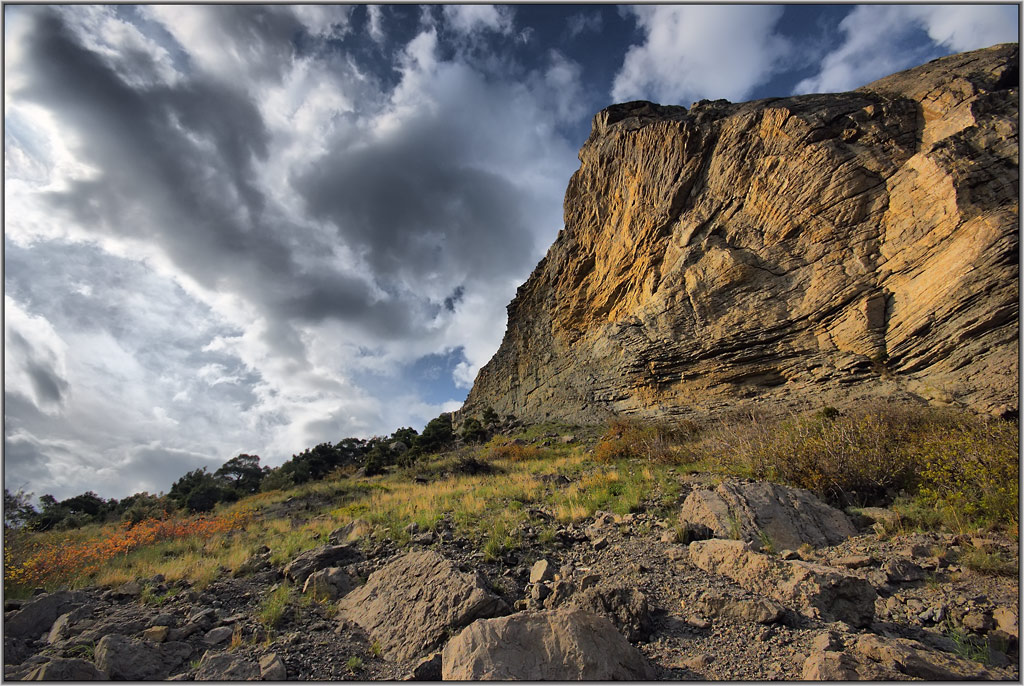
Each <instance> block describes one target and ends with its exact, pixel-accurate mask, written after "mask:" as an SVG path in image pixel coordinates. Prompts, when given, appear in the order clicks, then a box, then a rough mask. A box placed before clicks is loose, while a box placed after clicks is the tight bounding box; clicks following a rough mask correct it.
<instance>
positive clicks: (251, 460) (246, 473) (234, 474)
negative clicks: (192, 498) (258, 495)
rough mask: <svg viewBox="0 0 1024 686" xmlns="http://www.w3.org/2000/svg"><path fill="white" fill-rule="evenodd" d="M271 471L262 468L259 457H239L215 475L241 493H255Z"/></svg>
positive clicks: (233, 458)
mask: <svg viewBox="0 0 1024 686" xmlns="http://www.w3.org/2000/svg"><path fill="white" fill-rule="evenodd" d="M269 471H270V470H269V469H267V468H266V467H264V468H260V458H259V455H245V454H242V455H239V456H237V457H232V458H231V459H230V460H228V461H227V462H225V463H224V464H223V465H221V466H220V468H219V469H218V470H217V471H216V472H214V473H213V475H214V476H215V477H217V478H218V479H221V480H222V481H224V482H225V483H226V484H227V485H228V486H230V487H231V488H233V489H235V490H236V491H238V492H239V493H243V494H248V493H255V492H257V491H258V490H260V482H261V481H263V477H265V476H266V475H267V472H269Z"/></svg>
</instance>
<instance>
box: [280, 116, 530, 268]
mask: <svg viewBox="0 0 1024 686" xmlns="http://www.w3.org/2000/svg"><path fill="white" fill-rule="evenodd" d="M461 106H466V107H467V108H470V109H471V108H472V105H471V104H467V103H463V104H462V105H461ZM462 145H464V143H463V139H462V137H461V136H460V131H459V122H458V121H457V120H453V119H447V118H445V117H443V116H439V117H435V118H430V117H423V118H419V119H417V120H416V121H415V122H409V123H408V124H407V125H406V124H403V126H402V127H401V130H400V131H397V132H394V133H392V134H390V135H388V136H387V137H384V138H383V139H382V140H378V141H374V143H373V144H372V145H363V146H354V145H350V144H349V143H348V142H347V141H345V142H340V143H339V144H338V145H337V146H336V147H335V148H334V149H332V150H330V151H329V152H328V153H327V154H325V155H323V156H322V157H321V158H320V159H318V160H316V161H315V162H314V163H313V164H312V165H311V167H310V168H309V169H308V170H306V171H305V172H303V173H301V174H299V175H297V176H296V177H295V178H293V180H292V186H293V187H294V188H295V189H296V190H297V191H298V192H299V193H300V194H301V195H302V197H303V198H304V199H305V200H306V203H307V206H308V208H309V210H310V212H312V213H313V214H314V215H316V216H318V217H321V218H325V219H329V220H330V221H332V222H333V224H334V225H335V226H336V227H337V229H338V232H339V234H340V235H341V236H342V237H343V239H344V240H345V242H346V243H348V244H350V245H353V246H356V247H358V248H360V249H362V250H365V251H366V259H367V260H368V261H369V262H370V264H371V265H372V267H373V269H374V270H375V272H376V273H378V274H384V275H392V276H395V277H398V276H406V277H413V278H415V277H420V276H423V275H426V274H430V273H434V272H437V271H438V270H448V269H461V270H464V274H466V275H470V276H473V277H478V278H479V277H486V276H493V277H501V276H507V275H510V274H518V273H519V272H521V271H522V267H523V264H524V263H525V262H527V261H529V257H530V251H531V248H532V246H533V237H532V236H531V234H530V232H529V231H527V230H526V227H525V226H524V224H525V219H524V216H523V212H522V210H521V208H522V207H524V206H526V205H527V204H528V203H529V198H527V197H525V195H524V193H523V192H522V191H521V190H520V189H519V188H518V187H517V186H516V185H515V184H513V183H512V182H511V181H510V180H508V179H506V178H504V177H502V176H500V175H498V174H495V173H492V172H490V171H487V170H485V169H481V168H479V167H477V166H474V165H473V164H472V163H471V162H468V161H463V160H461V159H460V155H461V153H460V147H461V146H462Z"/></svg>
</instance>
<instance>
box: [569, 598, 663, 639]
mask: <svg viewBox="0 0 1024 686" xmlns="http://www.w3.org/2000/svg"><path fill="white" fill-rule="evenodd" d="M570 603H571V604H572V605H574V606H576V607H578V608H580V609H582V610H588V611H590V612H593V613H595V614H598V615H603V616H605V617H607V618H608V619H609V620H610V621H611V623H612V624H613V625H615V627H616V628H617V629H618V630H619V631H620V632H622V635H623V636H625V637H626V640H628V641H630V642H636V641H639V640H641V639H643V638H646V637H647V635H648V634H649V633H650V632H651V614H650V610H649V609H648V606H647V597H646V596H645V595H644V594H643V593H641V592H640V591H638V590H637V589H635V588H626V587H624V586H619V587H602V588H599V587H591V588H588V589H587V590H585V591H582V592H580V593H577V594H576V595H574V596H573V597H572V599H571V600H570Z"/></svg>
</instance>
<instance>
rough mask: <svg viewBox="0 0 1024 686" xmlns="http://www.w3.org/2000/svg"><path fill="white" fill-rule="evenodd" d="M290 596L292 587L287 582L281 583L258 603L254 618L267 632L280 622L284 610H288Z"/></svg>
mask: <svg viewBox="0 0 1024 686" xmlns="http://www.w3.org/2000/svg"><path fill="white" fill-rule="evenodd" d="M291 597H292V587H291V586H290V585H289V584H288V583H283V584H281V585H280V586H278V587H277V589H275V590H274V591H272V592H271V593H270V594H269V595H267V596H266V597H265V598H264V599H263V602H262V603H260V609H259V612H257V613H256V618H257V619H258V620H259V622H260V624H262V625H263V626H264V627H266V629H267V631H268V632H269V631H271V630H273V629H275V628H276V627H277V626H278V625H279V624H280V623H281V620H282V619H283V618H284V615H285V612H286V611H287V610H288V603H289V602H290V601H291Z"/></svg>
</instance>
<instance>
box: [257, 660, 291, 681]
mask: <svg viewBox="0 0 1024 686" xmlns="http://www.w3.org/2000/svg"><path fill="white" fill-rule="evenodd" d="M287 678H288V670H287V669H286V668H285V666H284V660H282V659H281V658H280V656H278V654H277V653H270V654H269V655H264V656H263V657H261V658H260V679H262V680H263V681H284V680H285V679H287Z"/></svg>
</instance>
